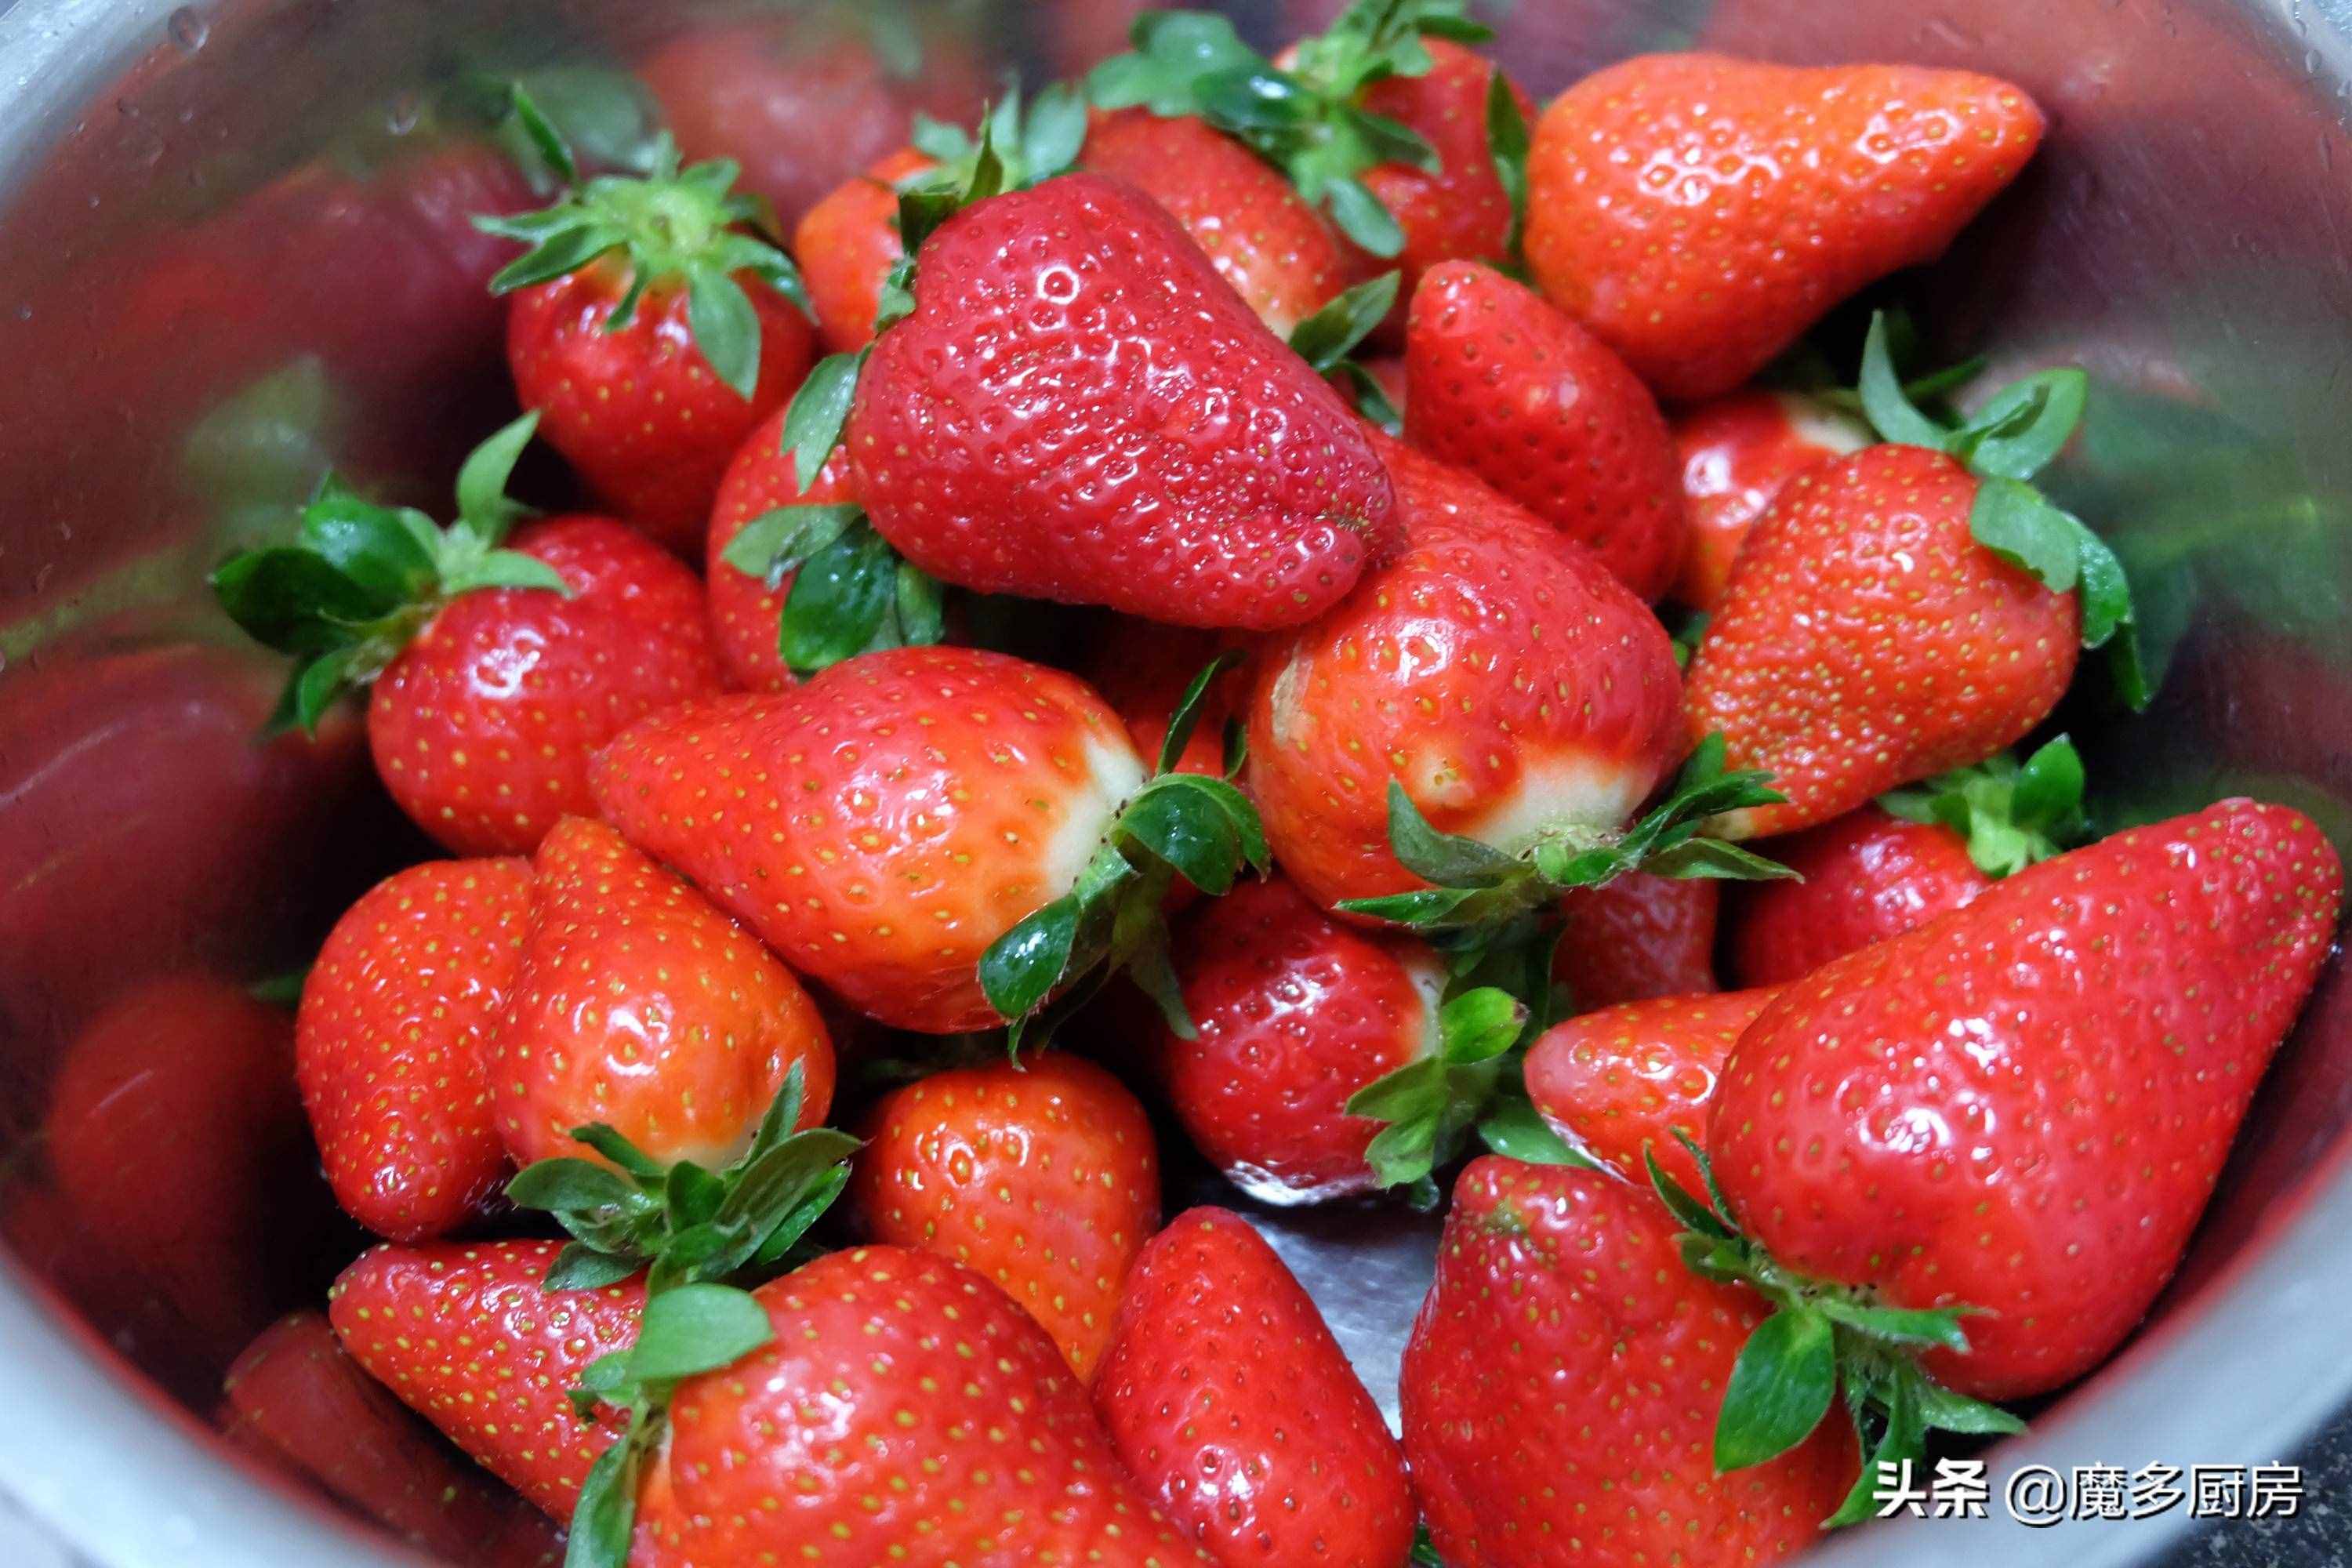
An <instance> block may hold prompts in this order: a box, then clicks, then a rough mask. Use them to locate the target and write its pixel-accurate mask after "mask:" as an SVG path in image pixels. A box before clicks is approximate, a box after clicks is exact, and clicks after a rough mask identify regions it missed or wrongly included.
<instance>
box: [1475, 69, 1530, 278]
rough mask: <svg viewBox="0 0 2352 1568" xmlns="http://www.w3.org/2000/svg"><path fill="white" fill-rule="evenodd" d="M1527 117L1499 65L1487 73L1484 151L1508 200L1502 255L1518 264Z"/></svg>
mask: <svg viewBox="0 0 2352 1568" xmlns="http://www.w3.org/2000/svg"><path fill="white" fill-rule="evenodd" d="M1533 144H1534V143H1533V138H1532V136H1531V135H1530V133H1529V132H1528V118H1527V116H1526V115H1525V114H1523V113H1521V112H1520V111H1519V99H1518V95H1517V93H1515V92H1513V91H1512V90H1511V83H1510V79H1508V78H1507V77H1506V76H1504V74H1503V72H1502V69H1501V68H1500V67H1496V68H1494V69H1492V70H1490V71H1489V72H1488V73H1487V76H1486V151H1487V155H1488V156H1490V157H1491V158H1493V159H1494V160H1495V177H1496V179H1497V180H1499V181H1500V182H1501V183H1502V186H1503V198H1504V200H1506V201H1507V202H1508V203H1510V206H1511V222H1510V226H1509V227H1508V228H1507V230H1505V232H1504V236H1503V252H1502V257H1501V259H1502V260H1503V261H1505V262H1507V263H1508V264H1510V265H1511V266H1514V267H1516V266H1517V265H1519V260H1520V252H1521V249H1522V247H1523V246H1524V243H1525V239H1526V236H1527V229H1528V149H1529V148H1530V147H1531V146H1532V145H1533Z"/></svg>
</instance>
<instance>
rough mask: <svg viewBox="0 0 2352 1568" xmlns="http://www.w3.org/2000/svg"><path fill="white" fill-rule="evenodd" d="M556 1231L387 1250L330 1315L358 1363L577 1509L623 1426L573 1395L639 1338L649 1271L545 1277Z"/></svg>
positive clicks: (489, 1463) (476, 1450)
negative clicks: (592, 1371)
mask: <svg viewBox="0 0 2352 1568" xmlns="http://www.w3.org/2000/svg"><path fill="white" fill-rule="evenodd" d="M556 1251H557V1247H556V1244H555V1243H554V1242H551V1241H485V1242H448V1241H443V1242H433V1243H428V1244H426V1245H425V1246H422V1247H377V1248H376V1249H375V1250H374V1251H373V1252H370V1253H367V1254H366V1255H364V1256H363V1257H362V1258H360V1259H359V1260H358V1261H357V1262H355V1263H353V1264H352V1266H351V1267H350V1268H346V1269H345V1270H343V1275H342V1278H341V1279H339V1280H337V1281H336V1282H335V1289H334V1291H333V1294H332V1295H331V1297H330V1298H329V1300H328V1306H327V1315H328V1318H329V1319H330V1321H332V1322H333V1324H334V1326H335V1333H336V1335H337V1337H338V1338H340V1339H341V1341H342V1342H343V1348H344V1349H345V1350H347V1351H349V1352H351V1353H352V1359H353V1360H355V1361H357V1362H358V1363H360V1365H361V1366H362V1367H364V1368H366V1369H367V1372H368V1373H369V1375H371V1376H373V1378H375V1379H376V1381H377V1382H379V1383H381V1384H383V1385H384V1386H385V1387H387V1388H389V1389H391V1390H392V1392H393V1393H394V1394H397V1395H399V1397H400V1399H401V1402H402V1403H403V1404H404V1405H408V1406H409V1408H411V1409H413V1410H415V1411H416V1412H417V1413H418V1414H419V1415H423V1416H425V1419H427V1420H429V1421H431V1422H432V1423H433V1424H434V1425H435V1426H438V1427H440V1428H441V1430H442V1431H443V1432H445V1433H446V1434H447V1435H448V1436H449V1438H450V1440H451V1441H453V1442H455V1443H456V1444H457V1447H460V1448H463V1449H464V1450H465V1451H466V1452H467V1453H468V1454H470V1455H472V1456H473V1458H475V1459H476V1460H477V1461H478V1463H480V1464H481V1465H482V1466H483V1467H484V1468H487V1469H488V1470H489V1471H490V1472H491V1473H492V1474H493V1475H495V1476H497V1477H498V1478H499V1479H500V1480H502V1481H504V1482H506V1483H507V1484H508V1485H509V1486H510V1487H512V1488H514V1489H516V1490H517V1491H519V1492H520V1493H522V1495H523V1496H524V1497H526V1498H529V1499H530V1500H531V1501H532V1502H534V1503H536V1504H538V1505H539V1506H540V1507H541V1508H542V1509H544V1510H547V1511H548V1512H549V1513H551V1514H553V1515H554V1516H555V1517H556V1518H558V1519H569V1518H571V1517H572V1504H573V1502H574V1501H575V1500H577V1499H578V1497H579V1495H580V1487H581V1483H582V1482H583V1481H584V1480H585V1479H587V1475H588V1469H589V1467H590V1466H591V1465H592V1464H593V1463H594V1462H595V1459H596V1457H597V1455H598V1454H600V1453H602V1452H603V1451H604V1449H605V1448H606V1447H609V1446H610V1445H611V1443H612V1440H613V1437H614V1435H615V1433H616V1431H617V1430H618V1427H619V1423H617V1422H615V1421H612V1420H604V1421H589V1420H584V1419H583V1418H582V1416H581V1415H580V1414H579V1412H578V1411H577V1410H575V1409H574V1408H573V1407H572V1400H571V1398H570V1396H569V1394H568V1391H569V1390H570V1389H571V1388H572V1385H574V1384H577V1383H579V1382H580V1380H581V1375H582V1373H584V1372H585V1371H586V1370H587V1368H588V1366H589V1363H592V1362H593V1361H595V1360H596V1359H597V1358H598V1357H599V1356H602V1355H604V1354H606V1353H608V1352H614V1351H618V1350H622V1349H625V1348H626V1347H627V1346H628V1345H629V1344H630V1343H631V1342H634V1341H635V1339H636V1336H637V1321H638V1318H639V1317H640V1315H641V1314H642V1313H643V1312H644V1310H645V1303H646V1291H645V1285H644V1283H643V1281H641V1280H629V1281H626V1282H623V1283H618V1284H611V1285H606V1286H604V1287H602V1288H601V1289H594V1290H566V1291H562V1292H561V1293H558V1292H554V1291H551V1290H549V1289H546V1288H545V1287H544V1286H542V1285H541V1282H540V1281H541V1277H542V1276H543V1275H545V1274H546V1272H547V1268H548V1266H549V1264H550V1263H551V1262H552V1261H553V1260H554V1258H555V1255H556Z"/></svg>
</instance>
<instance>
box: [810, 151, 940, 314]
mask: <svg viewBox="0 0 2352 1568" xmlns="http://www.w3.org/2000/svg"><path fill="white" fill-rule="evenodd" d="M938 167H939V164H938V163H937V162H936V161H935V160H933V159H932V158H931V157H930V155H929V154H928V153H922V152H919V151H918V150H917V149H915V148H913V147H901V148H899V149H898V151H897V152H895V153H887V154H886V155H884V156H883V157H880V158H877V159H876V160H875V161H874V162H873V163H870V164H868V165H867V166H866V170H865V172H864V173H862V174H853V175H851V176H850V177H849V178H848V179H846V180H844V181H843V182H842V183H841V184H838V185H835V187H834V188H833V189H832V190H831V191H829V192H827V193H826V194H825V196H824V199H823V200H822V201H820V202H818V203H817V204H816V205H814V206H812V207H811V208H809V210H808V211H807V212H806V213H804V214H803V215H802V216H801V221H800V222H799V224H797V225H796V226H794V227H793V256H794V257H796V258H798V259H799V261H800V266H801V273H802V276H803V280H804V281H805V282H806V284H807V286H808V292H809V303H810V306H811V308H812V309H814V310H815V312H816V322H817V331H818V332H819V333H820V334H822V335H823V337H824V346H825V347H826V348H827V349H828V350H830V351H832V352H833V353H855V352H856V351H857V350H859V349H862V348H864V347H865V346H866V344H867V343H870V342H873V341H874V321H875V318H876V317H877V315H879V314H880V312H881V309H882V289H883V286H884V285H885V284H886V283H887V282H888V281H889V278H890V273H891V270H892V269H893V268H896V267H897V266H898V263H899V262H900V261H902V260H904V259H905V258H906V255H907V247H906V246H905V245H904V244H903V243H901V241H900V240H899V237H898V193H899V191H900V189H901V188H902V187H903V186H905V185H906V184H908V183H910V182H912V181H914V180H917V179H919V178H920V177H922V176H923V175H926V174H929V173H931V171H932V170H934V169H936V168H938Z"/></svg>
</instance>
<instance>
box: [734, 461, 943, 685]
mask: <svg viewBox="0 0 2352 1568" xmlns="http://www.w3.org/2000/svg"><path fill="white" fill-rule="evenodd" d="M720 559H721V560H723V561H724V562H725V563H726V564H727V565H728V566H729V567H730V568H731V569H732V570H734V571H737V572H740V573H742V574H745V575H746V576H750V577H757V578H760V579H761V581H763V582H765V583H766V584H767V585H768V589H769V591H770V592H771V593H772V592H774V591H776V590H777V589H779V588H781V587H782V586H783V583H784V579H785V577H786V576H787V575H790V576H791V577H792V580H793V585H792V591H791V592H790V593H788V594H786V595H784V604H783V610H782V615H781V616H779V617H778V619H777V625H776V651H777V652H778V653H779V654H781V655H782V658H783V661H784V665H785V668H788V669H790V670H791V671H792V672H793V674H794V675H798V676H808V675H813V674H814V673H815V672H816V671H818V670H820V669H823V668H825V667H826V666H828V665H834V664H838V663H840V662H841V661H842V660H843V659H845V658H854V657H855V656H856V655H858V654H861V653H870V652H872V651H873V650H874V649H876V648H885V647H919V646H928V645H929V644H932V643H936V642H938V641H939V640H940V637H942V636H943V635H944V630H945V628H944V626H943V623H942V621H941V616H940V595H941V589H940V582H939V579H937V578H935V577H933V576H931V575H930V574H929V573H927V572H925V571H924V570H922V568H920V567H919V566H917V565H915V564H914V563H912V562H909V561H907V560H905V559H903V558H901V557H900V555H899V554H898V552H897V551H895V550H893V549H892V548H891V547H890V542H889V541H888V540H887V539H884V538H883V537H882V536H881V534H879V533H877V532H876V531H875V529H874V525H873V523H871V522H870V521H867V520H866V509H865V508H864V507H862V506H860V505H858V504H857V503H856V501H830V502H803V503H801V504H799V505H795V506H781V507H776V508H773V509H772V510H768V511H764V512H761V514H760V515H759V516H757V517H755V518H753V519H752V520H751V521H750V522H747V523H745V524H744V525H743V529H742V531H741V532H740V533H738V534H736V536H735V537H734V538H733V539H731V540H730V541H728V542H727V548H726V550H725V551H724V552H722V554H721V556H720Z"/></svg>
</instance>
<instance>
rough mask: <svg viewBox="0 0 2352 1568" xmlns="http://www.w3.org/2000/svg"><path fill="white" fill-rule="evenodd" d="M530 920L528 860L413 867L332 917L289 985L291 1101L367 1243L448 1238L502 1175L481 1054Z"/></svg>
mask: <svg viewBox="0 0 2352 1568" xmlns="http://www.w3.org/2000/svg"><path fill="white" fill-rule="evenodd" d="M530 919H531V878H530V865H529V863H528V862H526V861H523V860H520V859H506V860H431V861H427V862H425V864H424V865H422V866H412V867H411V868H408V869H407V870H405V871H401V872H398V873H395V874H394V875H393V876H391V877H389V878H387V879H384V880H383V881H382V882H379V883H377V884H376V886H375V887H374V888H373V889H371V890H369V891H368V892H367V893H366V894H364V895H362V897H361V899H360V900H359V901H358V902H357V903H355V904H353V905H352V907H351V908H350V909H349V910H346V911H345V912H344V914H343V918H342V919H341V920H340V921H336V922H335V929H334V930H333V931H331V932H330V933H329V934H328V937H327V941H326V945H325V946H323V947H321V948H320V950H319V958H318V962H317V963H314V964H312V965H311V968H310V975H309V977H308V978H307V979H306V980H305V981H304V982H303V984H302V1005H301V1011H300V1013H299V1015H298V1016H297V1019H296V1026H295V1040H294V1071H295V1077H296V1079H297V1080H298V1081H299V1083H300V1085H301V1088H302V1103H303V1105H304V1107H305V1109H307V1110H309V1112H310V1131H311V1133H312V1135H313V1136H314V1137H316V1138H317V1139H318V1141H319V1154H320V1159H321V1161H322V1162H323V1163H325V1165H326V1171H327V1180H328V1182H329V1183H330V1184H331V1185H332V1186H333V1187H334V1189H335V1198H336V1201H338V1202H339V1203H341V1205H343V1212H344V1213H346V1214H348V1215H351V1216H352V1218H353V1219H356V1220H358V1221H359V1222H360V1223H361V1224H362V1225H364V1226H367V1227H368V1228H369V1229H370V1230H372V1231H374V1232H375V1233H376V1234H377V1235H379V1236H383V1237H390V1238H391V1239H393V1240H394V1241H422V1240H425V1239H426V1238H428V1237H436V1236H440V1235H444V1234H446V1233H447V1232H449V1231H452V1230H456V1229H458V1228H460V1227H461V1226H465V1225H467V1223H469V1222H471V1221H473V1220H476V1219H478V1218H480V1217H482V1216H483V1215H486V1214H488V1212H489V1211H490V1208H491V1206H492V1205H493V1202H494V1200H495V1199H496V1197H497V1196H498V1192H499V1187H500V1186H501V1185H502V1184H504V1182H505V1180H506V1176H507V1173H508V1165H507V1153H506V1149H505V1146H504V1145H503V1144H501V1143H500V1142H499V1132H498V1125H497V1122H496V1121H495V1120H494V1119H493V1117H492V1115H491V1110H490V1095H489V1086H488V1079H487V1078H486V1077H485V1076H484V1075H483V1071H482V1060H483V1053H484V1052H485V1050H486V1049H487V1048H488V1037H489V1035H490V1033H491V1031H492V1029H493V1028H494V1027H495V1026H496V1025H497V1022H498V1019H499V1014H500V1012H501V1011H502V1010H503V1009H504V1008H505V1006H506V1001H507V992H508V989H509V986H510V985H511V984H512V983H513V981H514V973H515V967H516V963H517V961H518V959H519V957H520V953H521V950H522V940H523V933H524V932H525V931H527V930H528V929H529V927H530Z"/></svg>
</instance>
